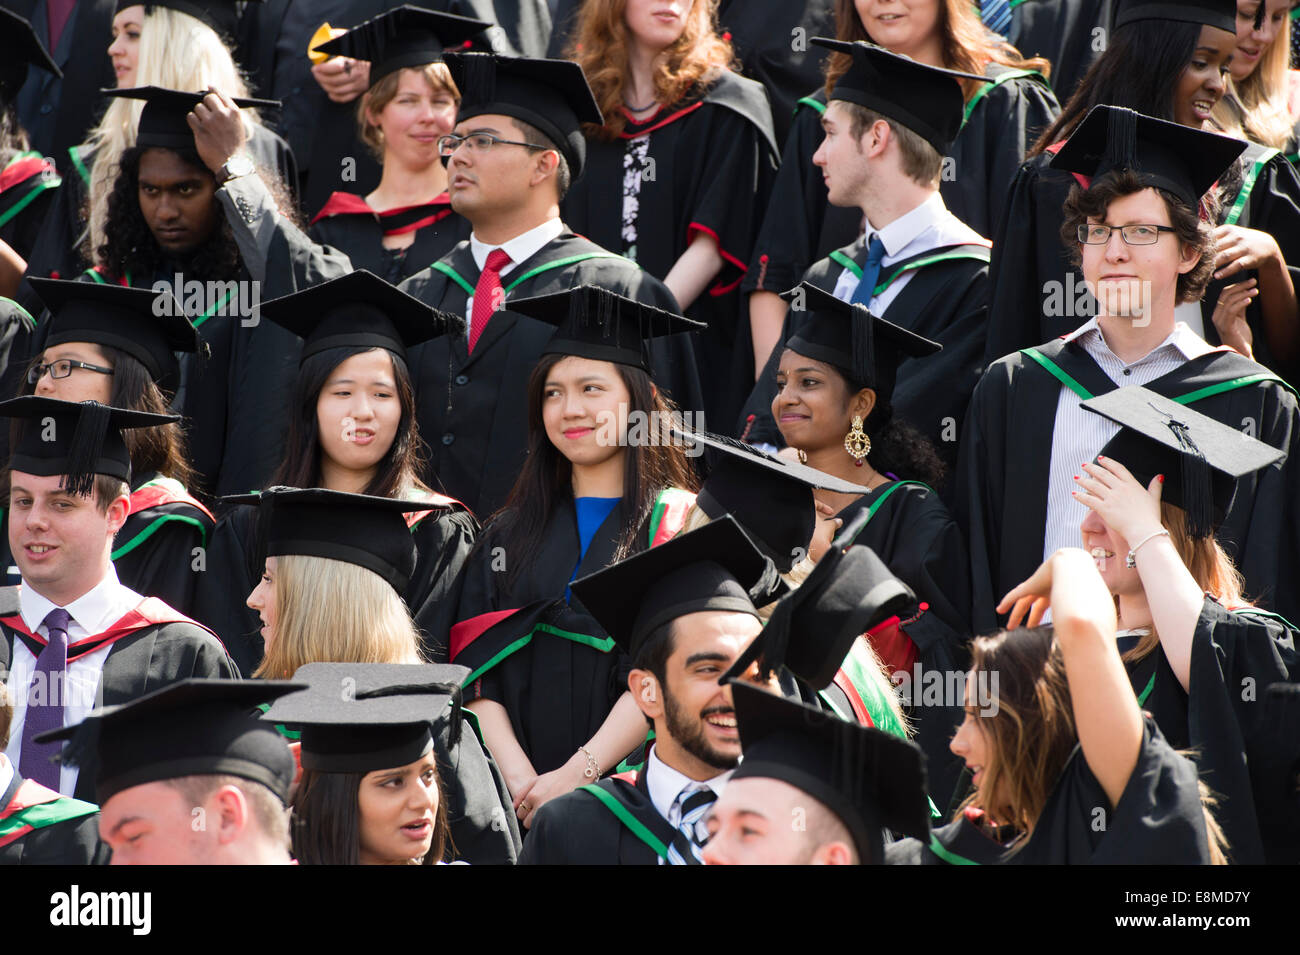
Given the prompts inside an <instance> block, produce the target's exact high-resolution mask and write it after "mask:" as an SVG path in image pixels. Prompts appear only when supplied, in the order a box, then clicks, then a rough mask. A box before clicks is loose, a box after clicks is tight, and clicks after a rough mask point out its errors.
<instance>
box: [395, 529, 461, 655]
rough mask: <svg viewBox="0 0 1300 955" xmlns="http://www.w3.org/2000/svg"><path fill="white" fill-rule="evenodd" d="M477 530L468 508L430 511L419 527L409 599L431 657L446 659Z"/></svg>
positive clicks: (426, 653)
mask: <svg viewBox="0 0 1300 955" xmlns="http://www.w3.org/2000/svg"><path fill="white" fill-rule="evenodd" d="M477 533H478V522H477V521H475V520H474V516H473V515H472V514H470V513H469V512H468V511H449V512H447V513H445V514H440V515H439V514H431V515H429V516H428V517H426V518H425V519H424V520H423V521H422V522H421V523H420V525H419V526H418V527H417V528H416V548H417V551H418V559H417V561H416V565H415V574H414V575H413V577H412V579H411V586H410V588H409V589H408V592H409V593H410V598H409V599H408V602H409V605H410V609H411V616H412V617H413V618H414V619H415V624H416V626H417V627H418V628H419V629H420V637H421V643H422V645H423V648H424V651H425V656H426V657H427V658H428V659H430V660H434V661H437V662H446V659H447V638H448V634H449V633H450V631H451V625H452V624H453V623H455V622H456V613H457V611H458V608H459V603H460V589H461V585H462V584H463V575H462V571H463V570H464V568H465V566H466V562H467V560H468V558H469V554H470V551H471V550H473V547H474V538H475V537H476V536H477Z"/></svg>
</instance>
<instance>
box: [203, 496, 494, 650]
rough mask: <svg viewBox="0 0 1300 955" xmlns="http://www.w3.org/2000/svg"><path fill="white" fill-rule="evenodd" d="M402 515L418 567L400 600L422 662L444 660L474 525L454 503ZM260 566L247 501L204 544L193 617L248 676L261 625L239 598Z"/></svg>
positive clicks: (259, 545)
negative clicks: (218, 639) (204, 558)
mask: <svg viewBox="0 0 1300 955" xmlns="http://www.w3.org/2000/svg"><path fill="white" fill-rule="evenodd" d="M439 500H442V501H446V500H447V499H445V498H439ZM408 518H409V519H413V520H415V524H414V526H412V527H411V536H412V538H413V539H414V541H415V549H416V562H415V571H414V572H413V573H412V575H411V582H410V585H409V586H408V588H407V592H406V594H405V596H404V599H405V601H406V605H407V608H408V609H409V610H410V611H411V616H412V617H413V618H414V620H415V623H416V626H417V627H418V628H419V629H420V637H421V643H422V647H421V649H422V651H423V653H424V655H425V657H426V658H427V659H429V660H432V661H436V662H443V661H445V659H446V654H445V647H446V645H447V633H448V631H449V630H450V628H451V624H452V622H453V621H454V620H455V613H456V603H457V600H456V597H457V594H458V593H459V587H460V570H461V567H462V566H463V565H464V563H465V560H466V558H467V557H468V556H469V552H470V549H471V548H472V547H473V544H474V537H475V534H476V533H477V529H478V523H477V522H476V521H475V520H474V516H473V515H472V514H470V513H469V511H468V510H467V509H466V508H465V507H464V506H463V505H460V504H459V503H457V502H448V503H445V504H439V505H438V506H435V507H433V508H432V509H431V510H428V511H418V512H414V513H412V514H410V515H408ZM265 562H266V547H265V543H264V542H263V541H262V540H261V539H260V535H259V532H258V509H257V508H256V507H254V506H253V505H251V504H245V505H241V506H239V507H236V508H234V509H232V510H231V511H230V512H229V513H227V514H225V515H224V516H223V517H222V518H221V520H220V521H219V522H218V523H217V526H216V530H215V531H214V532H213V534H212V544H211V546H209V547H208V551H207V572H206V573H205V574H204V575H203V578H202V581H201V586H200V587H199V590H198V593H197V595H196V598H195V610H194V616H195V618H196V619H197V620H200V621H202V622H203V624H204V625H205V626H208V627H211V628H212V630H213V631H214V632H215V633H216V634H217V635H218V636H220V637H221V639H222V641H223V642H224V643H225V644H226V646H227V648H229V650H230V655H231V656H232V657H233V658H234V660H235V662H236V663H238V664H239V669H240V671H241V672H243V673H252V672H253V671H254V670H255V669H257V666H258V664H259V663H261V662H262V654H263V646H262V635H261V632H260V631H261V624H260V621H259V619H258V615H257V613H256V612H255V611H253V610H250V609H249V608H248V605H247V604H246V603H245V601H246V600H247V599H248V595H249V594H251V593H252V592H253V589H254V588H255V587H256V586H257V582H258V580H259V579H260V578H261V576H262V570H263V567H264V565H265Z"/></svg>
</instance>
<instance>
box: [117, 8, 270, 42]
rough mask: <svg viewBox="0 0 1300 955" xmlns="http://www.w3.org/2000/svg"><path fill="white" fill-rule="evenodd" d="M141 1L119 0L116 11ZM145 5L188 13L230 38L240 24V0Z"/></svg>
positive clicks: (232, 37) (231, 38) (233, 36)
mask: <svg viewBox="0 0 1300 955" xmlns="http://www.w3.org/2000/svg"><path fill="white" fill-rule="evenodd" d="M249 2H251V3H261V2H262V0H249ZM139 3H140V0H117V9H116V10H115V11H114V13H115V14H117V13H121V12H122V11H123V10H125V9H126V8H127V7H134V6H136V5H138V4H139ZM145 7H146V8H148V7H163V8H165V9H168V10H176V11H178V12H180V13H188V14H189V15H190V16H192V17H194V19H196V20H199V21H200V22H202V23H206V24H207V25H208V26H210V27H212V29H213V30H215V31H216V32H217V34H218V35H220V36H222V37H224V38H226V39H228V40H233V39H234V38H235V28H236V27H238V26H239V4H238V0H149V2H148V3H146V4H145Z"/></svg>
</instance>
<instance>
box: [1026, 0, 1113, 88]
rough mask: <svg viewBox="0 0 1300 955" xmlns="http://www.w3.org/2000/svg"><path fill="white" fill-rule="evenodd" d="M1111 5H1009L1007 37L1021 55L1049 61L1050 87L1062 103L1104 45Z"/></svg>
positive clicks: (1085, 0) (1104, 0)
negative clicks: (1040, 57) (1050, 68)
mask: <svg viewBox="0 0 1300 955" xmlns="http://www.w3.org/2000/svg"><path fill="white" fill-rule="evenodd" d="M1113 6H1114V0H1020V2H1018V3H1013V4H1012V5H1011V29H1010V30H1008V31H1007V38H1008V40H1009V41H1010V43H1011V45H1012V46H1014V47H1015V48H1016V49H1017V50H1019V51H1020V53H1021V55H1022V56H1026V57H1035V56H1043V57H1046V58H1047V59H1048V60H1049V61H1050V62H1051V64H1052V73H1051V77H1050V79H1051V84H1052V89H1053V90H1055V91H1056V98H1057V99H1058V100H1060V101H1061V102H1062V103H1064V102H1065V101H1066V100H1068V99H1069V98H1070V94H1072V93H1073V92H1074V89H1075V87H1076V86H1078V85H1079V80H1081V79H1083V74H1084V73H1086V72H1087V71H1088V67H1090V66H1091V65H1092V64H1093V61H1095V60H1096V59H1097V57H1098V56H1100V55H1101V53H1102V52H1103V51H1104V50H1105V49H1106V41H1107V36H1108V33H1107V31H1108V30H1109V27H1110V23H1111V20H1112V17H1113V14H1112V7H1113ZM1099 31H1100V32H1099Z"/></svg>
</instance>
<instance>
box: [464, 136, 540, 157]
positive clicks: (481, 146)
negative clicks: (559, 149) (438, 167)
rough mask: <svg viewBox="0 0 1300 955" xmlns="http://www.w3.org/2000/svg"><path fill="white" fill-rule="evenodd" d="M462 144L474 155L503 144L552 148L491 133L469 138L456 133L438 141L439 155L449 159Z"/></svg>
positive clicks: (528, 147) (529, 147)
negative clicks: (466, 145)
mask: <svg viewBox="0 0 1300 955" xmlns="http://www.w3.org/2000/svg"><path fill="white" fill-rule="evenodd" d="M461 143H469V150H470V152H472V153H479V154H482V153H485V152H487V151H488V150H489V149H491V148H492V147H493V146H496V145H497V144H501V145H504V146H523V147H524V148H525V149H542V150H546V149H550V148H551V147H550V146H539V145H537V144H536V143H521V142H519V141H518V140H515V139H502V138H501V137H500V136H493V135H492V134H491V133H470V134H469V135H468V136H457V135H456V134H455V133H449V134H448V135H446V136H443V137H442V138H441V139H439V140H438V155H440V156H442V157H443V158H444V159H446V158H449V157H450V156H451V154H452V153H454V152H455V151H456V150H457V149H460V144H461Z"/></svg>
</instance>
